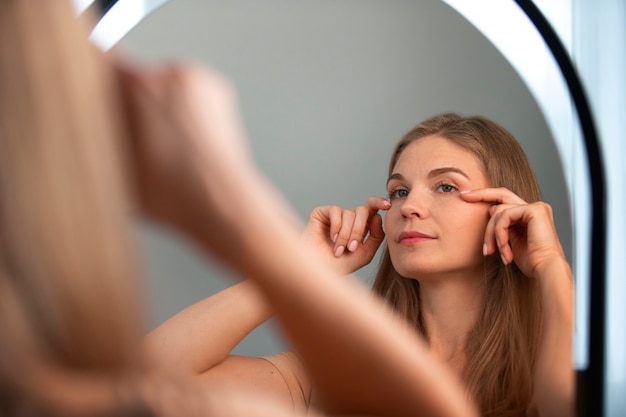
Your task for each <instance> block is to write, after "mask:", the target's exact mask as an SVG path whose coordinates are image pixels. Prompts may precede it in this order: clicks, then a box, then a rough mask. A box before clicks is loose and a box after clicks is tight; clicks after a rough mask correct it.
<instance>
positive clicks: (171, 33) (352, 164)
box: [75, 0, 590, 369]
mask: <svg viewBox="0 0 626 417" xmlns="http://www.w3.org/2000/svg"><path fill="white" fill-rule="evenodd" d="M75 1H76V2H77V3H85V4H86V5H81V6H77V7H79V8H80V9H81V10H84V9H86V8H88V7H96V6H97V7H99V8H100V9H101V10H104V11H107V13H106V15H105V16H104V18H103V19H102V20H101V21H100V22H99V24H98V25H97V26H96V27H95V29H94V32H93V35H92V38H93V40H94V41H95V42H96V43H98V44H99V45H100V46H101V47H102V48H104V49H108V48H112V47H114V48H119V49H120V50H121V51H123V52H128V53H131V54H132V55H133V56H139V57H143V58H145V59H148V60H152V59H156V60H163V59H171V58H185V59H194V60H197V61H201V62H203V63H205V64H207V65H209V66H211V67H214V68H216V69H217V70H218V71H220V72H221V73H223V74H225V75H226V76H228V77H230V78H231V79H232V80H233V81H234V84H235V85H236V86H237V88H238V92H239V97H240V103H241V108H242V111H243V116H244V121H245V124H246V128H247V132H248V136H249V139H250V142H251V145H252V147H253V151H254V154H255V156H256V158H257V161H258V163H259V165H260V166H261V168H262V169H263V170H264V171H265V172H266V173H267V175H268V176H269V177H270V178H271V179H272V180H273V181H274V182H275V183H276V184H277V186H278V187H279V188H280V189H281V191H282V192H283V193H284V194H285V195H286V197H287V198H288V199H289V201H290V202H291V203H292V204H293V205H294V207H295V208H296V210H297V211H298V212H299V213H300V215H301V216H302V218H303V219H305V218H306V216H307V215H308V213H309V211H310V210H311V209H312V208H314V207H315V206H318V205H326V204H337V205H342V206H346V207H352V206H356V205H359V204H362V203H363V202H364V201H365V199H366V198H367V197H368V196H370V195H384V194H385V184H384V181H385V179H386V167H387V163H388V158H389V156H390V153H391V150H392V147H393V145H394V144H395V142H396V141H397V140H398V139H399V138H400V137H401V136H402V135H403V134H404V133H405V132H406V131H408V130H409V129H410V128H411V127H413V126H414V125H415V124H416V123H417V122H419V121H420V120H423V119H425V118H426V117H428V116H431V115H433V114H436V113H440V112H444V111H455V112H459V113H462V114H481V115H484V116H487V117H488V118H490V119H493V120H495V121H498V122H499V123H501V124H502V125H503V126H505V127H506V128H507V129H508V130H509V131H511V132H512V133H513V134H514V135H515V137H516V138H517V139H518V140H519V141H520V143H521V144H522V146H523V147H524V149H525V151H526V152H527V154H528V156H529V158H530V160H531V163H532V165H533V167H534V169H535V172H536V174H537V177H538V179H539V182H540V184H541V188H542V194H543V198H544V200H545V201H547V202H548V203H550V204H551V205H552V206H553V209H554V213H555V221H556V225H557V229H558V232H559V235H560V237H561V240H562V242H563V245H564V247H565V249H566V251H567V252H568V256H569V259H570V261H571V262H572V263H573V266H574V270H575V275H576V280H577V291H578V297H579V298H581V296H582V297H584V294H585V293H586V291H587V287H586V286H587V283H588V279H587V278H588V277H587V276H588V270H589V248H588V247H587V245H586V243H585V242H588V241H589V233H590V222H589V215H590V214H589V200H590V197H589V195H590V193H589V184H588V173H587V168H586V166H587V165H586V162H585V150H584V149H583V146H582V140H581V134H580V133H579V132H580V131H579V126H578V124H577V121H576V118H575V115H574V111H573V108H572V107H571V103H570V98H569V94H568V91H567V86H566V85H565V83H564V81H563V79H562V76H561V74H560V71H559V69H558V67H557V66H556V65H555V63H554V61H553V59H552V57H551V55H550V52H549V51H548V50H547V48H546V46H545V44H543V40H542V39H541V37H540V36H539V35H538V33H537V32H536V30H535V29H534V27H533V26H532V24H531V23H530V22H529V21H528V19H527V18H526V16H525V15H524V13H522V11H521V10H520V9H519V8H517V6H516V4H515V3H514V2H513V1H511V2H503V1H501V0H494V1H484V2H481V5H477V4H475V3H474V2H472V4H471V5H470V4H468V2H464V1H462V0H458V1H457V0H444V1H441V0H423V1H420V2H415V1H410V0H406V1H400V0H398V1H395V2H394V3H393V5H391V4H389V3H388V2H379V1H363V0H358V1H357V0H347V1H342V2H331V1H322V2H315V3H303V2H287V1H284V0H266V1H264V2H258V1H254V0H231V1H228V2H224V1H222V2H220V1H210V0H170V1H165V0H152V1H150V0H144V1H143V2H140V1H137V2H135V1H123V0H119V1H117V2H116V1H108V2H107V1H102V2H95V3H92V2H90V1H89V0H87V1H83V2H81V1H80V0H75ZM89 4H91V6H90V5H89ZM94 5H96V6H94ZM494 16H497V18H494ZM139 22H141V24H139V25H137V23H139ZM574 185H576V186H574ZM573 224H575V225H576V229H575V232H576V235H575V236H576V239H573V230H574V229H573V227H572V225H573ZM141 235H142V243H143V247H144V248H145V257H146V263H147V266H148V269H149V275H150V277H151V278H152V279H153V280H154V281H153V294H152V297H151V299H152V302H151V305H152V306H153V311H151V317H152V318H153V324H154V325H157V324H159V323H160V322H162V321H163V320H165V319H166V318H167V317H169V316H171V315H172V314H174V313H175V312H176V311H178V310H180V309H181V308H183V307H185V306H187V305H189V304H191V303H193V302H194V301H196V300H198V299H200V298H203V297H206V296H208V295H210V294H212V293H214V292H216V291H218V290H220V289H222V288H224V287H226V286H228V285H231V284H232V282H233V280H232V278H233V277H232V276H231V274H230V273H229V272H228V271H226V270H224V269H223V268H221V267H220V266H219V264H217V263H213V262H211V261H207V260H206V259H205V258H203V257H201V256H197V254H196V253H195V252H194V250H193V248H190V247H189V246H188V245H187V244H186V243H185V242H181V241H179V240H178V238H177V237H175V236H172V235H170V234H168V233H167V232H164V231H162V230H158V229H156V228H155V227H154V226H152V225H142V226H141ZM574 242H576V244H574ZM375 263H376V262H374V263H373V264H375ZM373 270H374V268H373V267H366V268H364V269H363V270H361V271H359V273H358V275H359V276H360V277H361V278H362V279H363V280H365V281H366V282H369V281H371V280H372V278H373V277H372V274H373ZM581 306H582V307H580V308H579V307H577V340H586V338H587V332H588V329H587V315H588V312H587V311H586V310H585V307H586V305H585V303H582V304H581ZM586 346H587V345H586V343H577V345H576V366H577V367H578V368H579V369H581V368H584V367H585V366H586V364H587V357H588V352H587V351H586ZM282 348H284V343H283V341H282V340H281V339H280V336H278V334H277V333H276V332H275V331H274V329H273V325H272V324H271V323H270V324H268V325H265V326H262V327H261V328H260V329H259V330H257V331H256V332H255V333H253V334H252V335H251V336H249V337H248V338H247V339H246V340H245V341H244V342H242V344H240V346H238V348H237V350H236V351H237V353H240V354H252V355H265V354H270V353H274V352H276V351H277V350H280V349H282Z"/></svg>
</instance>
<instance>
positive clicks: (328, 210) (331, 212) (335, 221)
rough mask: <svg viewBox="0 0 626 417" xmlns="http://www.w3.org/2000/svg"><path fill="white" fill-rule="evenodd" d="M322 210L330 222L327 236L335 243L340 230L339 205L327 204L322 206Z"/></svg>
mask: <svg viewBox="0 0 626 417" xmlns="http://www.w3.org/2000/svg"><path fill="white" fill-rule="evenodd" d="M324 211H325V213H324V214H325V216H326V217H327V219H328V221H329V222H330V226H329V230H328V234H329V236H328V237H329V238H330V240H331V241H332V242H333V243H336V242H337V239H338V238H339V231H340V230H341V212H342V210H341V207H337V206H328V207H324Z"/></svg>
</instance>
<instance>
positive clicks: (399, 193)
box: [389, 188, 409, 200]
mask: <svg viewBox="0 0 626 417" xmlns="http://www.w3.org/2000/svg"><path fill="white" fill-rule="evenodd" d="M408 195H409V190H405V189H403V188H399V189H397V190H393V191H392V192H390V193H389V199H390V200H395V199H396V198H406V197H407V196H408Z"/></svg>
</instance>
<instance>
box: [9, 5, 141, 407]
mask: <svg viewBox="0 0 626 417" xmlns="http://www.w3.org/2000/svg"><path fill="white" fill-rule="evenodd" d="M86 23H88V22H81V21H79V20H77V19H76V16H75V14H74V11H73V9H72V6H71V4H70V2H69V1H61V0H2V1H0V414H2V415H41V414H44V415H55V414H57V413H54V412H52V411H47V412H43V413H42V412H40V411H41V410H43V409H49V410H52V409H54V407H52V408H48V406H47V405H46V404H48V403H52V404H61V406H60V409H59V412H58V414H63V415H73V414H74V411H75V413H76V414H81V415H82V414H83V412H82V411H81V409H82V405H81V402H85V403H90V404H96V403H99V402H102V403H103V404H107V403H110V401H109V400H108V399H109V398H110V396H111V395H115V394H114V393H111V392H112V391H115V388H113V387H114V386H115V384H116V381H120V380H128V379H129V377H130V376H132V375H134V374H135V373H136V372H137V371H138V369H137V368H138V367H139V363H140V361H139V358H138V354H139V352H140V349H139V346H140V345H139V343H140V338H141V333H142V332H141V330H142V329H141V325H142V322H141V318H140V310H141V304H140V303H139V298H138V293H137V288H136V287H137V279H136V274H135V272H136V271H135V265H134V250H133V249H134V248H133V247H132V238H131V236H130V231H131V228H130V220H131V219H130V211H129V209H130V204H129V199H128V195H127V192H126V189H125V178H124V170H123V168H124V167H123V155H122V153H121V152H120V149H119V148H120V146H119V145H120V144H122V143H123V138H122V133H123V129H121V128H120V127H121V124H120V120H121V118H120V117H119V114H118V113H117V110H116V109H118V108H120V106H119V100H118V97H117V94H116V93H117V88H115V86H114V85H113V84H114V82H115V81H114V78H113V74H112V73H111V70H110V66H108V65H106V62H105V59H104V56H103V54H102V53H101V52H100V51H98V50H97V49H95V47H93V46H92V45H91V44H89V43H88V42H87V35H88V33H87V26H86ZM83 24H85V25H83ZM109 386H110V387H111V388H110V389H109V388H107V387H109ZM93 387H105V388H104V389H96V390H92V389H90V388H93ZM87 393H92V394H93V395H92V394H89V395H87ZM63 404H65V405H63ZM62 409H63V410H62ZM38 410H39V411H38ZM102 412H103V413H104V414H107V412H106V411H105V410H104V409H103V410H102ZM99 413H100V412H97V413H96V414H98V415H100V414H99ZM118 413H119V410H118ZM118 415H119V414H118Z"/></svg>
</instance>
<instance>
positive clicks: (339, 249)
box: [335, 246, 346, 258]
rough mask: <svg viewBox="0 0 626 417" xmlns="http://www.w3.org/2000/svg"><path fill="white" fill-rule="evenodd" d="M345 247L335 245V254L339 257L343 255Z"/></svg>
mask: <svg viewBox="0 0 626 417" xmlns="http://www.w3.org/2000/svg"><path fill="white" fill-rule="evenodd" d="M345 249H346V248H345V247H344V246H339V247H337V249H335V256H336V257H337V258H339V257H340V256H341V255H343V252H344V250H345Z"/></svg>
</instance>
